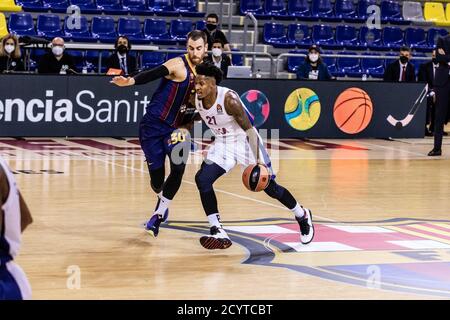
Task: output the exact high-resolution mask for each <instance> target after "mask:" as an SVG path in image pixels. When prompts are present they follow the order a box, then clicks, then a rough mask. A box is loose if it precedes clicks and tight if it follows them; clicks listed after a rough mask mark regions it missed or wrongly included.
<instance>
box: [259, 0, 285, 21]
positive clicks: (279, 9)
mask: <svg viewBox="0 0 450 320" xmlns="http://www.w3.org/2000/svg"><path fill="white" fill-rule="evenodd" d="M264 11H265V13H266V14H268V15H270V16H271V17H274V18H279V19H284V18H287V19H290V18H291V17H289V16H288V14H287V10H286V2H285V1H284V0H265V1H264Z"/></svg>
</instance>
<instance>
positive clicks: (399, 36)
mask: <svg viewBox="0 0 450 320" xmlns="http://www.w3.org/2000/svg"><path fill="white" fill-rule="evenodd" d="M383 44H384V46H385V47H387V48H389V49H394V50H398V49H400V47H401V46H403V45H404V40H403V31H402V29H400V28H398V27H384V28H383Z"/></svg>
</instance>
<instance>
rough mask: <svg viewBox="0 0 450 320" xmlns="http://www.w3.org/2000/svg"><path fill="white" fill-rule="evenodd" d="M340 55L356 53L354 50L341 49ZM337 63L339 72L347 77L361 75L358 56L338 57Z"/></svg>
mask: <svg viewBox="0 0 450 320" xmlns="http://www.w3.org/2000/svg"><path fill="white" fill-rule="evenodd" d="M339 54H341V55H356V53H355V52H348V51H343V52H339ZM337 65H338V68H339V70H340V71H341V72H343V73H345V75H346V76H348V77H352V78H355V77H361V76H362V75H363V70H362V68H361V62H360V59H358V58H338V59H337Z"/></svg>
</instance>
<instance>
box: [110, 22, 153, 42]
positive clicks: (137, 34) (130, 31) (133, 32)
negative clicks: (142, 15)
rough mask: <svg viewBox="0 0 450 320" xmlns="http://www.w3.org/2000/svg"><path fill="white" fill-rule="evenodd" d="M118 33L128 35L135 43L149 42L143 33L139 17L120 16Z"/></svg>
mask: <svg viewBox="0 0 450 320" xmlns="http://www.w3.org/2000/svg"><path fill="white" fill-rule="evenodd" d="M117 33H118V34H119V36H126V37H128V38H129V39H130V41H131V42H134V43H148V42H149V41H148V40H147V39H145V38H144V35H143V33H142V27H141V21H140V20H139V19H138V18H119V21H118V22H117Z"/></svg>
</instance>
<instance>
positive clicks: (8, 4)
mask: <svg viewBox="0 0 450 320" xmlns="http://www.w3.org/2000/svg"><path fill="white" fill-rule="evenodd" d="M0 11H6V12H20V11H22V8H21V7H20V6H18V5H16V3H15V2H14V0H1V1H0Z"/></svg>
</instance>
